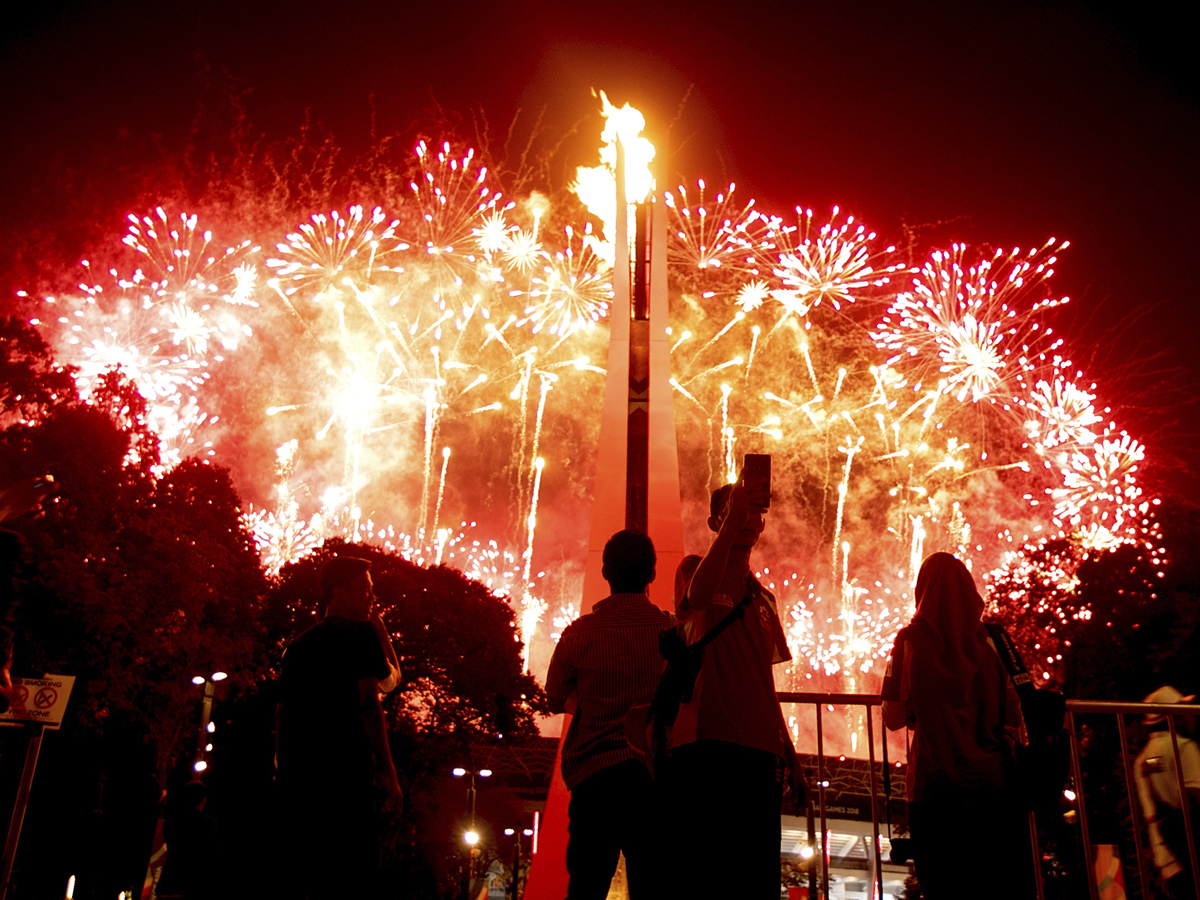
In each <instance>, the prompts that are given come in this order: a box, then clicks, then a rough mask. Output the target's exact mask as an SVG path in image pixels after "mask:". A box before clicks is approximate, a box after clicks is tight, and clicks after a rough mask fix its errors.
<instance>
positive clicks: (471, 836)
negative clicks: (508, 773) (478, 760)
mask: <svg viewBox="0 0 1200 900" xmlns="http://www.w3.org/2000/svg"><path fill="white" fill-rule="evenodd" d="M450 773H451V774H452V775H453V776H454V777H455V778H466V777H470V779H471V780H470V782H469V783H468V787H467V830H466V831H465V832H463V843H464V844H466V845H467V865H466V867H465V868H464V869H463V889H462V892H463V900H469V898H470V894H471V882H472V881H473V880H474V878H475V853H476V850H475V845H476V844H478V843H479V831H478V830H477V829H476V828H475V777H476V776H478V777H480V778H491V777H492V770H491V769H474V768H472V769H464V768H463V767H462V766H456V767H455V768H454V769H451V770H450Z"/></svg>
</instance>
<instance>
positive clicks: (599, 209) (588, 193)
mask: <svg viewBox="0 0 1200 900" xmlns="http://www.w3.org/2000/svg"><path fill="white" fill-rule="evenodd" d="M598 96H599V97H600V101H601V102H602V103H603V104H604V106H603V109H602V112H603V114H604V119H605V123H604V131H603V132H601V135H600V138H601V140H602V141H603V142H604V143H603V145H602V146H601V147H600V165H598V166H579V168H578V169H576V171H575V182H574V184H572V185H571V190H573V191H574V192H575V194H576V195H577V196H578V197H579V199H580V200H582V201H583V202H584V205H585V206H587V208H588V211H589V212H591V213H592V214H593V215H594V216H596V217H597V218H599V219H600V221H601V222H603V223H604V227H603V234H604V242H603V243H602V242H600V241H597V242H596V246H595V250H596V252H597V253H599V254H600V255H601V256H603V257H604V258H606V259H607V260H608V261H609V262H610V263H611V262H612V260H613V250H612V240H613V237H614V236H615V234H616V229H615V227H614V226H615V224H616V221H617V209H616V196H617V187H616V179H617V174H616V173H617V140H618V139H620V141H621V145H622V146H623V147H624V149H625V202H626V203H641V202H642V201H643V200H645V199H646V197H647V196H648V195H649V194H650V191H651V190H653V188H654V176H653V174H652V173H651V171H650V161H651V160H652V159H654V153H655V150H654V145H653V144H652V143H650V141H649V140H648V139H647V138H645V137H643V136H642V129H644V128H645V127H646V117H645V116H643V115H642V113H641V112H640V111H639V110H637V109H635V108H634V107H632V106H630V105H629V104H628V103H626V104H625V105H624V106H621V107H616V106H613V105H612V103H610V102H609V99H608V96H607V95H606V94H605V93H604V91H599V92H598Z"/></svg>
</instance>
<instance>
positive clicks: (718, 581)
mask: <svg viewBox="0 0 1200 900" xmlns="http://www.w3.org/2000/svg"><path fill="white" fill-rule="evenodd" d="M765 505H766V504H765V497H764V496H763V495H762V493H761V492H756V491H751V490H750V489H749V488H748V487H746V485H745V484H743V482H742V480H741V479H740V478H739V479H738V483H737V484H736V485H734V488H733V490H732V491H731V492H730V494H729V502H728V504H727V505H726V506H725V511H724V513H723V514H722V515H721V516H720V523H719V524H718V525H717V534H716V537H714V538H713V542H712V544H711V545H710V546H709V548H708V551H707V552H706V553H705V554H704V556H702V557H701V558H700V563H699V565H697V566H696V570H695V572H694V573H692V576H691V579H690V580H689V581H688V584H687V588H686V591H687V594H686V598H685V600H686V607H684V605H683V604H682V603H677V604H676V606H677V607H678V608H682V609H683V610H684V611H685V612H686V608H691V609H708V608H709V607H710V606H712V602H713V598H714V597H715V596H716V595H717V594H718V593H719V592H720V591H721V587H722V584H726V586H727V587H733V586H732V585H728V584H727V583H726V582H727V579H728V578H729V577H730V576H733V577H734V578H738V579H741V578H743V577H744V576H745V575H746V574H748V573H749V566H750V547H753V545H754V540H756V539H757V535H758V531H759V530H760V529H761V524H762V523H761V519H757V520H756V519H755V517H756V516H761V514H762V511H763V509H764V508H765ZM748 528H753V529H754V539H750V540H749V541H748V542H747V536H746V535H745V531H746V529H748ZM743 570H744V571H743ZM743 587H744V586H743V585H738V586H737V588H736V589H737V591H738V592H739V594H740V591H741V589H742V588H743Z"/></svg>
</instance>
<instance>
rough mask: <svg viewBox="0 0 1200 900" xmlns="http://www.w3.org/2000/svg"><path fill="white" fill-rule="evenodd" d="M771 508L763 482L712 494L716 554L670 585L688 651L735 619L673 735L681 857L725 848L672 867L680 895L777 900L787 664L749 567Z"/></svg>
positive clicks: (751, 478) (751, 479)
mask: <svg viewBox="0 0 1200 900" xmlns="http://www.w3.org/2000/svg"><path fill="white" fill-rule="evenodd" d="M767 477H768V478H769V475H768V476H767ZM769 505H770V486H769V481H768V482H767V483H764V482H763V479H762V477H761V475H756V474H754V473H752V472H747V471H743V473H742V477H741V478H739V479H738V482H737V483H736V484H731V485H725V486H723V487H720V488H718V489H717V490H716V491H714V492H713V494H712V499H711V501H710V504H709V513H710V515H709V518H708V527H709V529H710V530H712V531H713V532H714V537H713V541H712V544H711V546H709V548H708V551H707V552H706V553H705V554H704V555H703V556H688V557H685V558H684V560H683V561H682V562H681V563H680V565H679V569H678V571H677V573H676V576H675V615H676V617H677V618H678V619H679V621H680V623H681V626H682V628H683V631H684V635H685V637H686V639H687V642H688V643H689V644H694V643H696V642H697V641H698V640H700V638H702V637H703V636H704V634H705V633H706V632H707V631H708V630H709V629H711V628H713V627H714V626H716V625H717V624H718V623H719V622H721V621H722V620H723V619H725V617H727V616H730V615H733V616H735V617H736V618H735V620H734V621H733V622H732V623H731V624H730V625H729V626H728V627H727V628H725V630H724V631H722V632H721V633H720V634H719V635H718V636H717V637H716V638H715V639H714V640H713V641H712V642H711V643H709V644H708V645H707V646H706V647H705V648H704V652H703V656H702V660H703V665H702V668H701V670H700V674H699V676H698V677H697V679H696V683H695V687H694V688H693V691H692V696H691V698H690V700H688V701H687V702H685V703H683V704H682V705H681V706H680V710H679V716H678V718H677V719H676V721H675V727H674V732H673V736H672V747H673V749H672V754H671V760H672V770H671V776H670V778H671V781H672V784H673V787H674V790H673V792H672V796H673V798H674V803H673V806H674V808H675V811H676V813H677V814H678V816H679V819H678V824H677V826H676V828H675V829H674V831H675V834H676V837H677V839H678V841H679V842H680V843H679V847H678V849H677V858H679V859H684V858H686V857H687V855H689V854H690V853H695V852H696V849H697V848H699V847H713V846H716V847H720V848H721V849H720V852H719V853H708V854H706V856H705V859H704V864H703V865H702V866H681V867H680V872H681V874H682V877H683V878H684V879H685V881H686V882H687V883H686V884H685V887H686V890H684V891H681V892H680V895H681V896H682V895H684V894H686V895H687V896H689V897H714V898H715V897H741V898H746V900H759V898H764V900H765V898H770V900H776V898H778V897H779V842H780V818H779V811H780V798H781V792H782V787H783V783H784V778H785V773H788V772H789V771H790V767H789V765H788V762H790V760H791V759H792V758H793V757H794V751H793V748H792V744H791V740H790V737H789V735H788V733H787V726H786V724H785V723H784V720H783V713H782V711H781V709H780V707H779V702H778V701H777V700H776V698H775V680H774V677H773V675H772V672H771V670H772V666H774V665H775V664H776V663H780V662H784V661H786V660H788V659H791V654H790V652H789V651H788V647H787V641H786V640H785V638H784V633H783V626H782V625H781V623H780V621H779V613H778V611H777V610H776V606H775V598H774V597H773V596H772V595H771V592H770V591H768V590H767V589H766V588H764V587H763V586H762V584H761V583H760V582H759V580H758V579H757V578H756V577H755V576H754V573H753V570H752V569H751V566H750V556H751V553H752V552H753V550H754V546H755V544H757V543H758V538H759V536H760V535H761V534H762V531H763V527H764V525H765V522H766V519H765V516H766V510H767V507H768V506H769Z"/></svg>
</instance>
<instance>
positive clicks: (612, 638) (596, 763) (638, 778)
mask: <svg viewBox="0 0 1200 900" xmlns="http://www.w3.org/2000/svg"><path fill="white" fill-rule="evenodd" d="M603 559H604V568H603V570H602V571H603V575H604V578H605V580H606V581H607V582H608V584H609V587H610V588H611V590H612V594H611V595H610V596H608V597H605V598H604V599H603V600H601V601H599V602H598V603H597V604H596V605H595V606H594V607H593V608H592V611H591V612H590V613H587V614H586V615H582V616H580V617H579V618H578V619H576V620H575V621H574V622H572V623H571V624H570V625H568V626H567V627H566V628H565V629H564V630H563V633H562V637H560V638H559V641H558V646H556V647H555V648H554V655H553V656H552V657H551V659H550V668H549V670H548V671H547V673H546V698H547V700H548V701H549V704H550V710H551V712H554V713H561V712H564V711H565V712H569V713H571V726H570V728H569V729H568V730H567V737H566V740H564V741H563V747H562V774H563V780H564V781H565V782H566V783H567V787H568V788H569V789H570V791H571V804H570V806H569V807H568V809H567V815H568V818H569V820H570V824H569V826H568V833H569V840H568V843H567V873H568V875H569V877H570V881H569V884H568V887H567V898H568V900H604V898H605V897H607V896H608V890H609V885H610V883H611V882H612V878H613V873H614V872H615V871H616V869H617V860H618V858H619V856H620V854H621V852H622V851H624V853H625V866H626V873H627V875H628V878H629V896H630V897H632V898H633V900H655V898H658V897H662V896H664V895H665V892H664V891H663V890H662V889H661V887H660V882H659V878H660V862H661V861H660V859H659V857H660V855H661V854H660V853H659V852H658V846H657V845H658V841H659V838H658V837H657V834H656V825H657V823H658V819H659V812H658V802H657V798H656V789H655V786H654V784H653V783H652V782H651V779H650V773H649V772H648V771H647V769H646V767H645V766H644V765H642V763H641V762H639V761H638V760H637V759H636V758H635V757H634V753H633V750H632V749H631V748H630V747H629V744H628V742H627V741H626V740H625V716H626V713H628V712H629V710H630V708H631V707H633V706H636V705H638V704H647V703H649V702H650V699H651V698H652V697H653V696H654V689H655V687H656V686H657V685H658V679H659V675H660V674H661V673H662V667H663V661H662V656H661V655H660V654H659V650H658V635H659V633H660V632H661V631H662V630H663V629H664V628H668V627H670V626H672V625H674V624H675V621H674V618H673V617H672V616H671V614H670V613H668V612H665V611H663V610H661V609H659V608H658V607H657V606H655V605H654V604H653V603H651V602H650V598H649V597H647V596H646V588H647V587H648V586H649V585H650V582H652V581H653V580H654V575H655V565H656V564H657V556H656V554H655V552H654V544H653V543H652V542H651V541H650V538H649V537H647V536H646V535H645V534H642V533H641V532H640V531H634V530H631V529H629V530H625V531H618V532H617V533H616V534H614V535H613V536H612V537H611V538H610V539H609V541H608V543H607V544H605V545H604V557H603Z"/></svg>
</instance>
